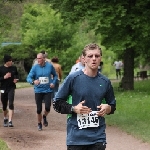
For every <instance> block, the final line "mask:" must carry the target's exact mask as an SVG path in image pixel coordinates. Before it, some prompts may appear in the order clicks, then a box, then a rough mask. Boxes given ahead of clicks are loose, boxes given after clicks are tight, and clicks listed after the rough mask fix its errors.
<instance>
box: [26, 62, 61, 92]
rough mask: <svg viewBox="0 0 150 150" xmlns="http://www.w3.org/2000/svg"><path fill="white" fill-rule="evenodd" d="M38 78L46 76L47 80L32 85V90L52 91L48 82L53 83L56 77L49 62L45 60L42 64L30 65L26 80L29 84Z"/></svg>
mask: <svg viewBox="0 0 150 150" xmlns="http://www.w3.org/2000/svg"><path fill="white" fill-rule="evenodd" d="M51 75H53V80H52V79H51ZM40 78H46V81H48V82H47V83H46V84H39V85H34V92H35V93H48V92H53V89H51V88H50V83H53V84H54V85H55V83H56V81H57V79H58V77H57V74H56V71H55V69H54V67H53V65H52V64H51V63H49V62H45V65H44V66H40V65H39V64H36V65H34V66H32V68H31V70H30V72H29V74H28V76H27V79H26V80H27V82H29V83H30V84H31V83H32V81H33V80H37V79H38V80H39V79H40Z"/></svg>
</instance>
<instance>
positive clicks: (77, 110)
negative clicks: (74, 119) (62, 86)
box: [74, 100, 92, 114]
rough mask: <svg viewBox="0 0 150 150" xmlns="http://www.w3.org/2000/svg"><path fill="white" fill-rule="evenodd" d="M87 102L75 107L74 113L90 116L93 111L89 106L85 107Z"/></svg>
mask: <svg viewBox="0 0 150 150" xmlns="http://www.w3.org/2000/svg"><path fill="white" fill-rule="evenodd" d="M84 103H85V100H84V101H82V102H80V103H79V104H78V105H76V106H75V107H74V112H75V113H77V114H89V113H90V112H91V111H92V110H91V108H89V107H87V106H83V104H84Z"/></svg>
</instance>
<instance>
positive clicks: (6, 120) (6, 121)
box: [4, 119, 8, 127]
mask: <svg viewBox="0 0 150 150" xmlns="http://www.w3.org/2000/svg"><path fill="white" fill-rule="evenodd" d="M4 127H8V119H4Z"/></svg>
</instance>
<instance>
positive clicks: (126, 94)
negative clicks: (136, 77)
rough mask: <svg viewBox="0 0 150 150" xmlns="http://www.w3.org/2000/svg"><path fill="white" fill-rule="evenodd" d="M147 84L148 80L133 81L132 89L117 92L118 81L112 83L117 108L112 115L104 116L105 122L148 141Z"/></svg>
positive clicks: (149, 132)
mask: <svg viewBox="0 0 150 150" xmlns="http://www.w3.org/2000/svg"><path fill="white" fill-rule="evenodd" d="M149 85H150V80H144V81H135V90H134V91H120V92H119V91H117V90H116V89H117V88H116V87H117V86H118V83H113V86H114V89H115V96H116V101H117V107H116V108H117V109H116V111H115V114H114V115H110V116H106V123H107V124H108V125H110V126H117V127H119V128H120V129H122V130H124V131H125V132H127V133H128V134H131V135H133V136H135V137H137V138H139V139H142V140H143V141H144V142H149V143H150V130H149V127H150V119H149V116H150V115H149V114H150V113H149V112H150V111H149V109H150V91H149Z"/></svg>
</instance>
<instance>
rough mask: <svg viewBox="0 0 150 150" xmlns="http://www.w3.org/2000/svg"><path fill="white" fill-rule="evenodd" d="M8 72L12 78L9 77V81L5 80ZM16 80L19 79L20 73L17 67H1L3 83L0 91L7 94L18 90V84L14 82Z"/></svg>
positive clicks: (0, 73)
mask: <svg viewBox="0 0 150 150" xmlns="http://www.w3.org/2000/svg"><path fill="white" fill-rule="evenodd" d="M8 72H10V73H11V77H9V78H8V79H4V76H5V75H6V73H8ZM14 79H18V71H17V68H16V67H15V66H10V67H5V66H4V65H3V66H0V82H1V85H0V89H1V90H4V91H5V92H7V91H8V90H9V89H11V88H16V84H15V83H14V82H13V80H14Z"/></svg>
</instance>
